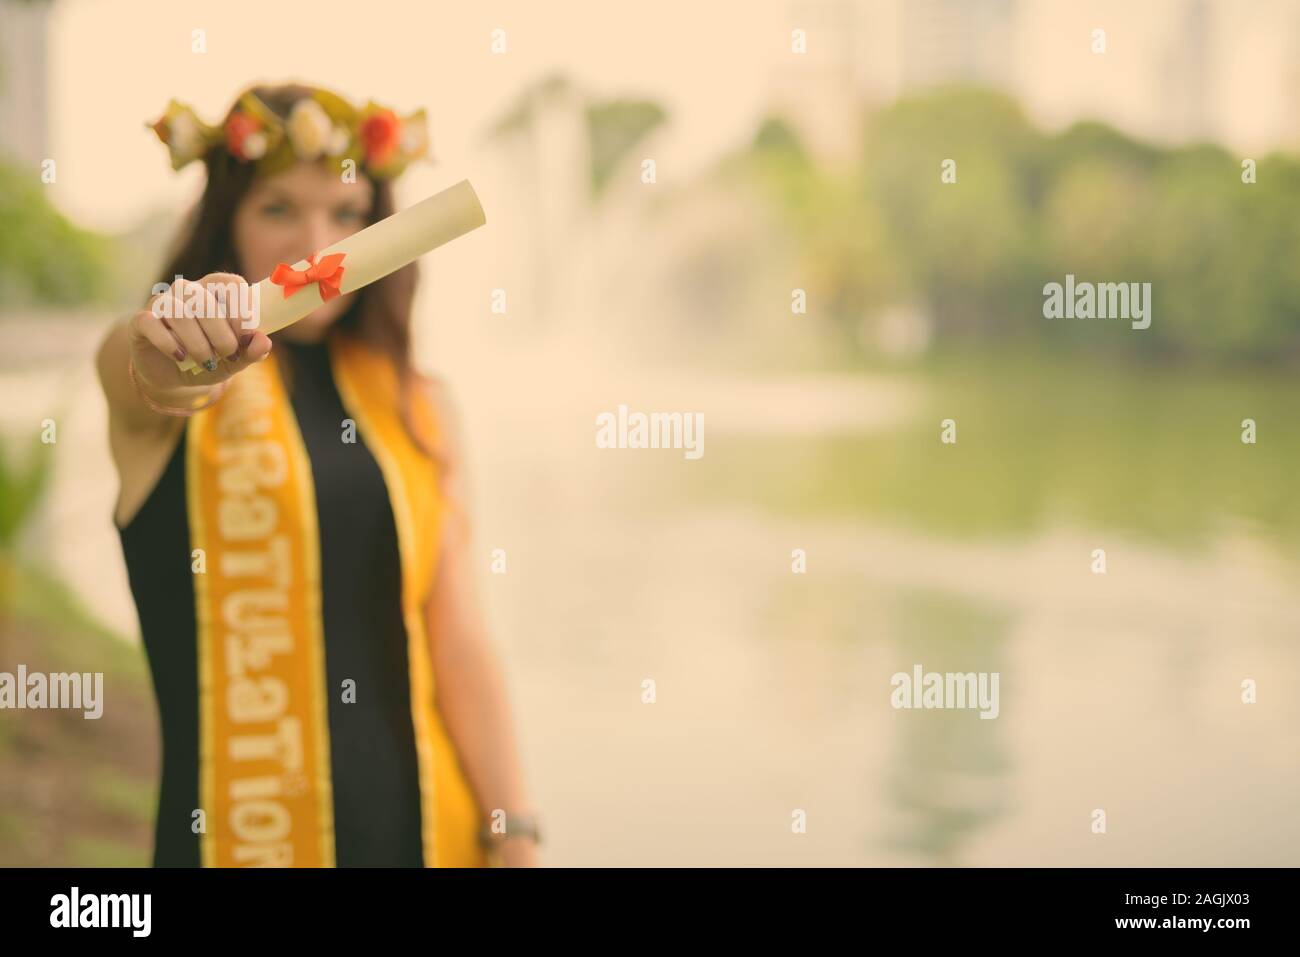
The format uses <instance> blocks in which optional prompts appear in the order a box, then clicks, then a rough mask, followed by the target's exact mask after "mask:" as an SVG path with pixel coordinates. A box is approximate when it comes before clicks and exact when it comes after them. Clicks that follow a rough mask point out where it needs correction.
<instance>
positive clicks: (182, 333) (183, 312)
mask: <svg viewBox="0 0 1300 957" xmlns="http://www.w3.org/2000/svg"><path fill="white" fill-rule="evenodd" d="M215 311H216V299H215V297H213V296H212V294H211V293H210V292H208V291H207V290H206V289H205V288H204V287H203V286H202V285H200V284H199V283H197V282H191V281H190V280H186V279H178V280H177V281H176V282H175V283H173V284H172V308H171V317H170V318H168V317H167V316H163V317H162V321H163V322H164V323H166V325H167V327H168V328H169V329H171V331H172V332H173V333H174V334H175V335H176V338H178V339H180V341H181V345H183V346H184V347H185V351H186V352H188V353H189V354H190V357H191V358H192V359H193V360H194V361H195V362H197V363H199V364H200V365H203V364H205V363H207V362H209V360H214V359H216V353H215V352H214V351H213V348H212V344H211V343H210V342H208V337H207V335H206V334H205V333H204V331H203V328H202V326H200V325H199V318H198V317H199V316H200V315H202V314H204V313H208V312H215ZM208 371H209V372H211V371H213V370H211V369H209V370H208Z"/></svg>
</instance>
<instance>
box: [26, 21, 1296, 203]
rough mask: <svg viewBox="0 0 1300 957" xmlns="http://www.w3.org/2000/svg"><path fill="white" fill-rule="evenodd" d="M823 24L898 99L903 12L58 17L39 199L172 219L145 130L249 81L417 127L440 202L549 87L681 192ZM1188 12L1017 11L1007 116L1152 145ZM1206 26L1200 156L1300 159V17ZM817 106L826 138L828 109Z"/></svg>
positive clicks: (164, 179)
mask: <svg viewBox="0 0 1300 957" xmlns="http://www.w3.org/2000/svg"><path fill="white" fill-rule="evenodd" d="M837 2H843V3H847V4H848V7H846V9H852V10H854V11H856V14H857V20H856V22H857V26H856V28H855V32H854V33H853V34H852V36H853V41H852V43H851V44H847V45H848V46H850V47H851V48H852V49H853V50H854V51H856V52H855V54H854V55H855V56H856V57H857V58H858V59H857V63H856V65H855V67H854V71H855V74H856V75H857V76H858V78H859V80H860V82H861V83H862V84H863V85H864V86H868V87H870V88H872V89H876V90H879V91H889V92H892V91H893V90H894V89H896V87H897V79H898V75H899V73H898V71H899V64H900V57H901V52H900V36H901V34H900V27H899V24H900V20H901V17H900V10H901V9H902V8H903V7H902V6H901V5H902V4H906V3H907V2H909V0H860V2H858V3H856V4H854V3H852V2H851V0H711V2H700V0H656V2H654V3H648V4H645V3H631V2H626V3H599V2H592V0H551V2H545V3H543V2H532V0H524V2H505V0H497V2H483V3H477V4H460V3H455V4H453V3H425V2H411V0H405V2H397V0H367V2H365V3H355V2H352V0H313V2H311V3H295V2H279V3H272V2H267V0H259V2H250V0H223V2H221V3H212V2H196V0H131V2H124V0H57V2H56V3H55V4H54V6H53V14H52V17H51V27H50V64H49V74H50V96H51V101H50V105H51V112H52V114H53V115H52V122H51V131H50V136H51V143H50V149H51V151H52V154H53V156H54V157H55V158H56V159H57V160H58V163H59V166H58V169H59V176H58V181H57V183H56V184H55V185H54V186H52V187H51V191H52V193H51V194H52V197H53V198H54V200H55V202H56V203H57V204H58V205H59V206H60V207H61V208H63V209H64V210H65V211H67V212H68V213H69V214H70V215H72V216H73V217H74V218H76V219H78V220H79V221H81V222H84V223H85V224H86V225H89V226H92V227H97V228H103V229H119V228H124V227H127V226H129V225H131V224H132V223H133V222H134V221H135V220H136V219H137V218H138V217H139V216H141V215H143V214H144V213H145V212H147V211H148V210H149V209H151V208H153V207H156V206H158V205H160V204H175V205H177V206H179V205H181V204H184V203H185V202H186V201H187V200H188V199H189V198H191V197H193V196H194V195H195V194H196V192H197V190H198V189H199V188H200V186H201V180H202V172H201V169H200V168H199V166H198V165H197V164H196V165H195V166H194V167H192V168H190V169H188V170H186V171H185V172H184V173H183V174H181V175H179V176H177V175H174V174H173V173H172V172H171V170H170V168H169V167H168V165H167V162H166V157H165V150H164V149H163V147H162V146H161V144H159V143H158V142H157V141H156V139H155V138H154V137H153V134H152V133H149V132H148V131H146V130H145V129H144V126H143V124H144V122H145V121H146V120H152V119H154V118H156V117H157V116H158V115H159V114H160V113H161V111H162V109H163V107H164V106H165V104H166V102H167V100H168V98H169V97H172V96H174V97H176V98H177V99H180V100H183V101H189V102H191V103H192V104H193V105H194V106H195V107H196V108H197V109H198V110H199V111H200V113H201V115H203V116H204V117H205V118H208V119H210V120H213V119H216V118H218V117H219V116H220V115H221V113H222V111H223V110H224V109H225V108H226V107H227V106H228V105H229V103H230V101H231V100H232V99H233V97H234V95H235V94H236V93H237V92H238V91H239V90H240V89H241V88H242V87H244V86H245V85H247V84H248V83H249V82H251V81H253V80H259V79H260V80H286V79H301V80H305V81H307V82H312V83H318V84H321V85H325V86H332V87H335V88H336V89H338V90H339V91H340V92H341V93H343V94H344V95H346V96H349V97H351V98H352V99H354V100H361V99H364V98H366V97H369V96H373V97H374V98H375V99H377V100H380V101H381V102H385V103H388V104H390V105H392V106H394V107H395V108H397V109H398V110H399V111H401V110H407V111H409V110H413V109H415V108H417V107H420V106H423V107H425V108H427V109H428V111H429V116H430V128H431V133H432V137H433V147H434V150H435V152H436V154H437V156H438V158H439V160H440V166H439V167H438V169H439V170H440V171H441V172H442V174H443V175H441V176H440V177H439V179H441V180H444V181H454V179H457V178H459V176H460V175H469V173H470V172H472V170H473V169H474V168H475V166H476V165H478V160H477V159H476V157H475V156H474V153H473V144H474V139H475V138H476V137H477V136H478V135H479V134H480V132H481V130H482V129H483V128H484V126H485V124H487V123H488V122H489V121H490V120H491V119H493V118H495V117H496V116H498V115H499V114H500V112H501V111H502V110H503V109H504V108H505V106H506V105H507V104H508V103H509V102H510V101H511V100H512V99H513V97H514V96H516V95H517V94H518V93H519V91H520V90H521V89H522V88H523V87H524V86H525V85H527V84H529V83H531V82H533V81H535V80H537V79H538V78H539V77H541V76H544V75H546V74H547V73H549V72H551V71H553V70H562V71H564V72H565V73H566V74H567V75H568V76H569V77H570V78H572V79H574V80H576V81H577V82H578V83H580V84H582V85H583V86H585V87H587V88H589V89H591V90H593V91H594V92H595V93H596V94H597V95H598V96H600V97H614V96H619V95H627V96H633V97H647V98H651V99H654V100H656V101H658V102H659V103H661V104H662V105H664V106H665V107H666V108H667V109H668V110H669V112H670V123H671V126H670V128H669V129H668V130H666V131H665V135H664V136H662V137H661V138H660V140H659V141H658V144H657V147H656V149H657V151H658V152H657V154H656V160H657V162H658V164H659V166H660V169H661V171H663V170H668V171H671V172H670V175H673V176H689V175H690V173H691V172H693V171H694V170H696V169H698V168H699V167H700V166H701V165H703V164H706V163H708V162H709V161H711V160H712V159H713V158H714V157H716V156H717V155H718V154H719V153H720V152H721V151H723V150H725V149H728V148H732V147H735V146H737V145H739V144H741V143H743V142H744V141H745V140H747V138H748V137H749V136H750V135H752V133H753V131H754V129H755V125H756V123H757V121H758V119H759V116H760V113H761V111H762V107H763V105H764V104H765V102H766V101H767V98H768V93H769V90H770V89H771V88H772V81H773V76H774V74H775V73H776V72H777V71H782V70H785V71H788V70H790V69H795V70H803V69H807V70H808V71H809V74H810V75H811V74H812V73H814V72H815V71H816V69H817V68H819V67H824V66H825V65H826V64H827V63H829V62H832V61H833V59H834V56H833V54H834V52H835V47H836V41H837V40H838V41H840V46H844V45H845V43H844V42H843V38H842V37H836V36H834V35H828V32H827V30H824V29H821V28H820V27H819V22H821V21H824V20H825V17H824V16H823V15H824V14H825V12H826V10H827V9H832V10H833V9H834V8H835V3H837ZM927 2H929V3H930V5H931V7H932V8H933V7H935V4H934V2H933V0H927ZM828 5H829V6H828ZM940 6H941V5H940ZM909 9H912V8H909ZM1184 9H1185V6H1184V5H1183V3H1182V2H1181V0H1140V2H1139V0H1089V2H1087V3H1074V2H1069V0H1020V4H1019V7H1018V10H1019V15H1018V17H1017V20H1016V23H1017V28H1016V39H1015V50H1014V60H1015V64H1014V67H1013V70H1012V72H1013V74H1014V76H1015V85H1016V89H1017V93H1018V95H1019V96H1020V97H1021V98H1022V100H1024V102H1025V103H1026V106H1027V108H1028V109H1029V111H1030V113H1031V115H1032V116H1033V117H1034V118H1035V119H1036V120H1037V121H1039V122H1040V123H1042V124H1044V125H1046V126H1049V127H1056V126H1061V125H1064V124H1066V123H1068V122H1071V121H1073V120H1074V119H1077V118H1079V117H1081V116H1089V115H1092V116H1100V117H1102V118H1104V119H1107V120H1108V121H1110V122H1113V123H1116V124H1117V125H1119V126H1121V127H1122V128H1124V129H1126V130H1128V131H1129V132H1133V133H1137V134H1138V135H1144V134H1148V133H1149V134H1156V133H1158V126H1159V124H1160V122H1161V121H1162V117H1164V116H1166V115H1167V114H1168V113H1169V111H1170V108H1171V97H1173V98H1175V99H1176V98H1177V96H1178V90H1177V87H1176V86H1171V84H1172V83H1173V82H1174V81H1172V80H1171V79H1169V77H1168V68H1169V65H1170V64H1171V63H1176V60H1177V56H1178V54H1179V51H1180V43H1181V41H1182V33H1181V32H1180V31H1179V30H1178V29H1177V27H1178V23H1177V20H1176V18H1177V14H1178V12H1179V11H1180V10H1184ZM1209 9H1210V17H1209V24H1210V28H1209V38H1208V46H1209V56H1208V60H1207V78H1208V79H1207V84H1206V87H1207V96H1206V99H1207V104H1208V107H1209V110H1210V113H1211V117H1212V127H1213V133H1214V135H1215V136H1217V137H1219V138H1221V139H1224V140H1225V141H1227V142H1229V143H1230V145H1233V146H1234V147H1238V148H1240V150H1242V151H1243V153H1245V151H1262V150H1264V149H1266V148H1269V147H1276V146H1279V145H1285V146H1290V147H1291V148H1293V149H1294V148H1296V147H1298V146H1300V106H1297V99H1298V98H1300V64H1298V63H1297V60H1298V59H1300V0H1249V2H1246V0H1240V2H1239V0H1211V3H1210V6H1209ZM795 26H803V27H805V28H807V29H808V31H809V38H808V55H807V56H806V57H804V58H803V59H802V60H792V58H791V54H790V49H789V45H790V30H791V28H792V27H795ZM498 27H499V28H502V29H504V30H505V31H506V42H507V52H506V53H505V54H503V55H496V54H493V53H491V52H490V43H491V35H492V31H493V30H494V29H495V28H498ZM1095 27H1102V28H1104V29H1106V31H1107V43H1108V50H1107V53H1106V54H1105V56H1096V55H1093V54H1092V53H1091V52H1090V50H1089V38H1090V34H1091V31H1092V29H1093V28H1095ZM195 29H203V30H205V31H206V43H207V52H206V53H194V52H192V50H191V33H192V31H193V30H195ZM831 33H832V34H833V33H834V31H831ZM827 103H829V104H830V106H829V111H830V112H829V115H830V117H831V119H832V120H833V119H834V117H835V115H836V114H835V112H834V111H835V110H836V109H838V108H839V107H838V105H837V103H836V102H835V101H833V100H827ZM816 106H817V104H812V103H810V105H809V112H810V113H813V112H816ZM822 106H823V109H822V111H821V112H822V113H823V114H825V113H826V112H827V107H826V104H822ZM1245 155H1250V154H1249V153H1245ZM453 171H456V172H457V174H456V175H453ZM407 179H408V181H409V182H410V183H411V184H412V186H411V188H412V189H414V190H415V192H414V193H413V194H412V195H421V194H422V192H423V191H425V190H426V189H427V187H428V185H429V183H430V180H429V179H428V178H426V177H424V176H422V175H421V174H415V175H413V176H410V177H408V178H407ZM404 188H405V187H404Z"/></svg>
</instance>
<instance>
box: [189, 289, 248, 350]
mask: <svg viewBox="0 0 1300 957" xmlns="http://www.w3.org/2000/svg"><path fill="white" fill-rule="evenodd" d="M208 293H209V295H210V296H211V300H210V302H211V305H212V308H211V309H210V310H205V314H204V315H202V316H199V317H198V323H199V328H200V329H202V330H203V334H204V335H205V336H207V338H208V342H209V343H210V344H211V346H212V349H213V352H214V353H215V354H216V355H218V356H220V357H222V358H223V359H225V360H226V361H227V362H235V361H236V360H238V359H239V340H238V339H236V338H235V333H234V330H233V329H231V328H230V320H229V319H228V318H226V317H227V315H228V312H227V310H228V308H229V306H228V304H227V302H226V301H225V296H224V294H219V293H218V292H217V290H216V289H215V288H209V289H208Z"/></svg>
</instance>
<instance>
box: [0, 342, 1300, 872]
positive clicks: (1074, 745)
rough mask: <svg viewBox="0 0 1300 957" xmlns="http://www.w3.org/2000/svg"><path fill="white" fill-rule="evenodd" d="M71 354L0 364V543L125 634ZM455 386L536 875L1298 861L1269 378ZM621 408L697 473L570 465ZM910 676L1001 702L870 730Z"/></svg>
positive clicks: (543, 374)
mask: <svg viewBox="0 0 1300 957" xmlns="http://www.w3.org/2000/svg"><path fill="white" fill-rule="evenodd" d="M92 339H93V337H90V338H88V339H87V341H88V342H90V341H91V340H92ZM88 355H89V353H88V350H82V352H81V359H80V360H78V361H85V364H83V365H77V364H75V363H73V362H72V361H71V360H69V359H66V358H65V359H63V360H62V361H61V362H60V364H58V365H57V366H53V367H51V366H45V367H41V368H38V369H33V370H28V371H23V370H19V369H9V370H7V371H6V372H5V373H4V374H3V376H0V409H4V410H5V413H4V415H5V421H4V425H5V428H6V430H7V431H10V432H12V431H13V430H14V429H15V428H19V427H21V426H22V423H26V422H31V421H39V419H40V418H42V417H44V416H45V415H57V416H58V419H59V422H60V429H61V431H60V440H59V447H58V452H57V455H58V474H57V479H56V487H55V494H54V495H53V497H52V499H51V501H50V503H49V507H48V508H47V509H46V512H45V514H44V515H43V516H42V518H41V520H40V522H39V523H38V525H37V527H36V529H34V537H33V540H32V542H31V543H30V545H29V547H32V548H34V549H36V550H38V551H41V552H43V553H44V554H46V555H47V556H49V558H50V560H51V561H52V562H53V563H54V564H55V566H56V567H57V568H59V569H61V570H62V571H63V572H64V574H65V575H67V576H68V577H70V578H72V579H74V580H75V581H77V582H78V583H79V586H80V588H81V591H82V594H83V597H84V598H85V599H86V601H87V602H88V603H90V604H91V606H92V607H95V608H96V609H99V610H100V611H101V613H102V615H103V617H105V619H107V620H109V621H110V622H111V623H112V624H114V625H115V626H117V627H119V628H120V629H121V630H123V631H124V632H128V633H130V632H133V629H134V626H135V622H134V617H133V610H132V608H131V605H130V602H129V595H128V594H127V592H126V587H125V575H124V573H123V571H122V569H121V559H120V555H119V552H118V548H117V542H116V538H115V536H114V533H113V530H112V527H111V525H110V524H109V512H110V509H111V505H112V499H113V495H114V494H115V492H116V489H115V483H114V481H113V480H112V472H111V466H110V465H109V462H108V459H107V449H106V443H105V442H104V439H103V409H102V402H101V401H100V400H99V399H98V394H97V389H96V388H95V385H94V382H93V379H91V378H90V377H89V375H90V367H89V364H88ZM65 356H66V354H65ZM480 373H481V374H480ZM453 381H454V385H455V387H456V390H457V393H458V395H459V397H460V405H461V407H462V409H463V411H464V415H465V417H466V423H467V429H468V436H469V441H470V451H471V464H472V466H473V469H474V475H473V479H474V488H475V501H474V511H475V515H476V518H477V545H478V549H479V551H480V553H481V556H482V563H483V564H482V572H483V573H482V578H481V590H482V596H483V600H484V602H485V604H486V606H487V611H488V616H489V620H490V622H491V624H492V628H493V634H494V635H495V636H496V639H497V640H498V641H499V642H500V644H501V646H502V648H503V650H504V652H505V661H506V665H507V668H508V671H509V679H510V681H511V685H512V688H513V689H514V693H515V707H516V714H517V719H518V725H519V728H520V734H521V738H522V743H523V746H524V749H525V755H526V762H527V768H528V772H529V779H530V781H531V782H532V787H533V791H534V794H535V797H536V799H537V803H538V805H539V806H540V809H541V811H542V813H543V815H544V821H545V825H546V830H547V848H546V856H545V860H546V863H549V864H554V865H603V864H609V865H633V864H643V865H707V864H720V865H721V864H735V865H782V864H809V865H858V864H897V865H905V866H906V865H924V864H935V863H938V864H977V865H1002V864H1049V865H1062V864H1084V865H1137V864H1172V865H1192V864H1223V865H1246V864H1251V865H1281V864H1291V865H1294V864H1296V863H1297V862H1300V827H1298V826H1297V824H1296V822H1295V808H1296V807H1297V806H1300V735H1298V732H1300V694H1297V688H1298V687H1300V642H1298V640H1297V639H1298V638H1300V606H1298V604H1297V600H1296V596H1297V595H1298V594H1300V589H1298V587H1297V586H1298V585H1300V564H1298V563H1297V562H1296V561H1295V555H1296V554H1297V553H1296V549H1295V545H1296V543H1297V537H1298V536H1297V529H1298V528H1300V522H1297V521H1296V515H1297V506H1296V504H1295V501H1294V498H1293V489H1294V482H1293V480H1292V476H1293V475H1294V471H1293V466H1294V465H1295V464H1296V462H1297V461H1300V455H1297V454H1296V447H1297V439H1296V437H1295V436H1294V435H1290V434H1288V432H1287V430H1288V428H1290V427H1289V426H1288V425H1287V424H1286V415H1287V414H1288V413H1289V412H1290V411H1291V410H1292V409H1293V408H1294V403H1293V402H1291V397H1292V395H1293V392H1292V390H1291V389H1290V388H1289V387H1288V386H1287V385H1286V384H1285V383H1273V382H1270V381H1268V380H1263V379H1260V380H1258V381H1250V380H1249V379H1248V380H1246V381H1244V382H1236V381H1234V382H1232V383H1229V384H1223V380H1222V379H1221V378H1220V377H1210V378H1208V379H1203V380H1198V379H1196V378H1195V377H1189V376H1166V375H1164V374H1161V375H1159V376H1153V375H1152V374H1150V373H1139V372H1117V371H1109V372H1107V373H1106V374H1105V375H1104V376H1098V375H1097V374H1096V372H1095V370H1090V371H1087V372H1080V371H1079V370H1078V369H1077V368H1076V369H1075V370H1074V372H1070V371H1069V370H1064V369H1045V368H1040V369H1033V368H1026V367H1024V366H1022V365H1018V364H1014V363H1011V362H1010V361H1008V362H1007V363H1004V364H1003V365H1002V366H1001V367H1000V369H999V368H997V367H982V366H966V367H963V368H952V369H949V368H928V369H926V370H918V371H915V372H913V373H909V374H879V373H865V372H864V373H861V374H840V375H835V376H831V375H807V376H797V375H787V376H781V377H771V376H758V375H754V374H750V375H741V374H738V373H725V374H724V373H717V372H714V373H708V374H704V373H700V372H692V371H690V370H686V369H675V370H671V371H669V372H665V371H657V370H652V369H642V368H636V367H633V366H628V365H624V364H621V363H619V362H615V361H602V362H595V363H593V362H591V361H588V360H587V359H586V358H584V359H582V360H581V361H580V360H579V359H578V358H576V357H575V356H574V355H572V354H566V353H565V352H564V350H563V349H561V348H558V347H557V348H556V350H555V351H553V352H551V353H547V354H539V353H538V352H537V351H536V350H525V349H520V350H517V351H516V352H514V353H509V352H503V353H502V354H500V355H497V356H494V357H493V359H492V362H491V363H490V372H482V370H480V369H476V370H474V374H470V373H467V372H466V373H462V374H460V375H458V376H454V377H453ZM59 395H66V396H67V397H68V401H67V402H66V403H65V404H64V405H63V406H60V404H59V402H58V396H59ZM619 403H626V404H628V405H629V406H631V407H633V408H634V409H640V410H644V411H651V410H661V411H688V410H689V411H702V412H703V413H704V414H705V420H706V443H705V455H704V456H703V458H701V459H699V460H697V461H691V460H688V459H686V458H685V457H684V456H683V455H682V453H681V452H680V451H674V450H602V449H597V448H596V447H595V443H594V434H595V416H596V414H597V413H599V412H601V411H611V410H614V409H616V408H617V406H618V404H619ZM1288 403H1290V404H1288ZM49 410H53V411H49ZM1248 415H1254V416H1255V417H1256V418H1257V419H1258V420H1259V422H1260V441H1259V443H1258V444H1257V445H1255V446H1253V447H1250V446H1243V445H1242V443H1241V442H1240V438H1239V433H1240V428H1239V423H1240V420H1241V419H1242V418H1244V417H1246V416H1248ZM945 417H952V418H953V419H954V420H955V421H956V423H957V430H958V442H957V444H956V445H955V446H944V445H942V444H941V443H940V442H939V432H940V426H939V423H940V420H941V419H942V418H945ZM1249 456H1254V458H1250V457H1249ZM1099 548H1100V549H1104V550H1105V553H1106V565H1107V571H1106V574H1104V575H1103V574H1094V572H1093V569H1092V566H1093V563H1094V558H1093V552H1094V550H1095V549H1099ZM493 549H503V550H504V553H505V556H506V561H507V566H506V567H507V570H506V572H505V574H492V573H491V571H490V562H491V558H492V551H493ZM795 549H802V550H803V552H804V554H805V555H806V561H807V571H806V573H803V574H795V573H793V572H792V570H791V564H792V551H793V550H795ZM917 664H919V665H922V666H923V667H924V668H925V670H927V671H940V672H950V671H951V672H969V671H974V672H997V673H998V674H999V676H1000V685H999V687H1000V713H999V716H998V717H997V718H996V719H995V720H981V719H980V718H979V716H978V714H977V713H976V712H975V711H970V710H966V711H955V710H951V711H924V710H895V709H894V708H892V707H891V706H890V692H891V687H890V678H891V676H892V675H893V674H894V673H896V672H900V671H901V672H908V673H910V672H911V670H912V668H913V666H914V665H917ZM1245 679H1253V680H1254V681H1256V682H1257V686H1258V702H1257V703H1255V704H1243V703H1242V701H1241V694H1242V690H1241V684H1242V681H1243V680H1245ZM647 681H650V682H653V688H654V701H653V703H647V702H646V701H645V700H644V698H645V693H646V692H645V689H646V687H647V684H646V682H647ZM1095 809H1102V810H1104V811H1105V814H1106V833H1105V834H1094V833H1092V830H1091V825H1092V821H1093V817H1092V815H1093V812H1094V810H1095ZM799 812H803V815H804V816H805V817H806V832H805V833H794V832H793V831H792V820H794V817H795V816H796V815H797V814H799Z"/></svg>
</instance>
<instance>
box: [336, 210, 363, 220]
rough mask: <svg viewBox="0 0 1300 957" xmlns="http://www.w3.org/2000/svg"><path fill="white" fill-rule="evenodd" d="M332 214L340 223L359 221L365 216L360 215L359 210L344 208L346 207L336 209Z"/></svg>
mask: <svg viewBox="0 0 1300 957" xmlns="http://www.w3.org/2000/svg"><path fill="white" fill-rule="evenodd" d="M334 216H335V218H336V219H337V220H338V221H339V222H340V223H349V224H351V223H359V222H361V221H362V220H363V219H364V218H365V217H364V216H363V215H362V213H361V210H359V209H346V208H345V209H340V210H338V212H336V213H335V214H334Z"/></svg>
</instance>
